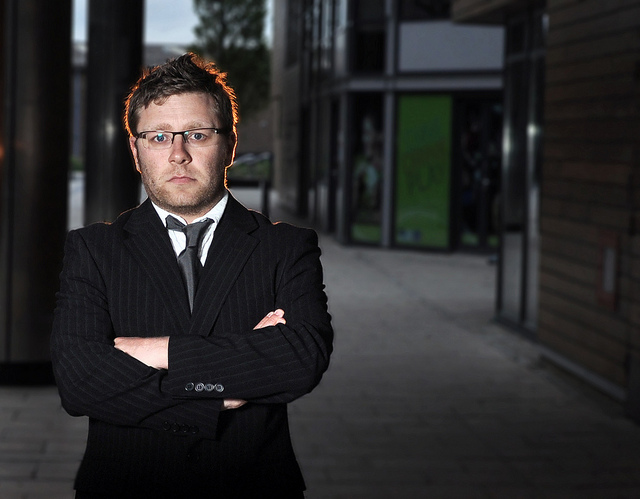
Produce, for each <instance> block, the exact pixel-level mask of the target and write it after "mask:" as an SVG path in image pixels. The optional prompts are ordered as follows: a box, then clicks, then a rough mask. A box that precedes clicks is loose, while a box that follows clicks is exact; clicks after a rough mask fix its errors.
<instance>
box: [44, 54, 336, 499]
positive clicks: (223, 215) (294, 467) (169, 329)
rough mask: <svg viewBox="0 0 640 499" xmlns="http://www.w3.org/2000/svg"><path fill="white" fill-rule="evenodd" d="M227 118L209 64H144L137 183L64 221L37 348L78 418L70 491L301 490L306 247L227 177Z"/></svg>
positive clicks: (314, 287) (242, 494) (251, 493)
mask: <svg viewBox="0 0 640 499" xmlns="http://www.w3.org/2000/svg"><path fill="white" fill-rule="evenodd" d="M236 124H237V105H236V101H235V96H234V93H233V90H231V89H230V88H229V87H228V86H227V85H226V83H225V80H224V74H220V73H219V72H218V71H217V70H216V68H215V67H214V66H213V65H212V64H205V63H204V61H202V60H200V59H199V58H197V57H196V56H194V55H193V54H185V55H184V56H182V57H179V58H177V59H175V60H173V61H169V62H167V63H166V64H163V65H161V66H158V67H156V68H153V69H151V70H149V71H146V72H145V73H144V74H143V75H142V76H141V78H140V79H139V80H138V82H137V83H136V85H135V86H134V87H133V90H132V92H131V94H130V95H129V97H128V99H127V103H126V112H125V126H126V128H127V130H128V132H129V135H130V147H131V152H132V154H133V159H134V162H135V165H136V168H137V170H138V171H139V172H140V174H141V176H142V182H143V184H144V187H145V189H146V192H147V194H148V197H149V199H147V200H146V201H145V202H144V203H142V204H141V205H140V206H139V207H137V208H135V209H132V210H130V211H127V212H125V213H123V214H122V215H120V216H119V217H118V218H117V219H116V220H115V222H113V223H112V224H93V225H90V226H87V227H85V228H82V229H79V230H75V231H71V232H70V233H69V235H68V238H67V243H66V247H65V258H64V264H63V270H62V274H61V278H60V280H61V284H60V292H59V293H58V300H57V306H56V311H55V320H54V328H53V334H52V338H51V351H52V362H53V367H54V373H55V376H56V381H57V383H58V388H59V391H60V396H61V399H62V405H63V407H64V408H65V409H66V410H67V411H68V412H69V413H70V414H71V415H73V416H81V415H86V416H88V417H89V435H88V439H87V448H86V451H85V455H84V458H83V460H82V463H81V466H80V469H79V471H78V475H77V478H76V484H75V488H76V497H77V498H95V497H100V498H129V497H131V498H133V497H135V498H146V497H153V498H201V497H202V498H204V497H207V498H218V497H224V498H226V497H234V498H235V497H237V498H254V497H255V498H276V497H277V498H294V497H296V498H299V497H304V496H303V490H304V481H303V479H302V475H301V472H300V469H299V467H298V464H297V462H296V459H295V456H294V453H293V449H292V445H291V441H290V437H289V428H288V421H287V406H286V404H287V403H288V402H291V401H292V400H295V399H296V398H298V397H300V396H302V395H304V394H306V393H308V392H309V391H311V390H312V389H313V388H314V387H315V386H316V385H317V384H318V383H319V381H320V378H321V376H322V374H323V372H324V371H325V370H326V369H327V367H328V363H329V356H330V354H331V350H332V339H333V332H332V328H331V324H330V317H329V315H328V313H327V299H326V296H325V293H324V285H323V278H322V268H321V265H320V260H319V257H320V250H319V248H318V245H317V236H316V234H315V233H314V232H313V231H311V230H309V229H301V228H296V227H293V226H290V225H287V224H272V223H270V222H269V220H267V219H266V218H265V217H263V216H262V215H261V214H259V213H256V212H252V211H249V210H247V209H246V208H244V207H243V206H242V205H241V204H240V203H238V202H237V201H236V200H235V199H234V198H233V197H232V196H231V194H230V193H229V192H228V191H227V189H226V187H225V173H226V168H227V167H228V166H230V165H231V163H232V162H233V157H234V154H235V147H236ZM191 253H193V255H194V257H193V259H191V260H190V259H189V258H186V255H187V254H191ZM185 262H186V263H185Z"/></svg>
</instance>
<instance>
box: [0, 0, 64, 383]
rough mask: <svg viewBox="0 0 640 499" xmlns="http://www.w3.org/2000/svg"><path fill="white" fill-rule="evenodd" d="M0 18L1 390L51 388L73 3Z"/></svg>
mask: <svg viewBox="0 0 640 499" xmlns="http://www.w3.org/2000/svg"><path fill="white" fill-rule="evenodd" d="M0 9H1V11H2V13H1V14H0V32H1V33H2V35H1V37H2V42H1V48H2V52H1V55H0V57H1V64H0V68H1V69H0V73H1V76H2V84H0V90H1V92H2V98H3V100H2V108H1V109H2V126H1V128H0V187H1V191H0V231H1V241H2V244H1V245H0V382H3V383H6V382H29V381H44V379H43V378H45V377H46V378H47V379H46V380H47V381H48V380H49V379H51V372H50V364H49V341H48V340H49V334H50V332H51V322H52V317H53V308H54V303H55V292H56V290H57V288H58V274H59V272H60V265H61V260H62V249H63V243H64V235H65V231H66V223H67V216H66V212H67V189H68V187H67V186H68V180H67V177H68V173H67V172H68V165H69V125H68V124H69V102H70V101H69V97H70V95H69V94H70V72H71V0H59V1H57V2H41V1H39V0H2V1H0ZM44 48H46V49H44Z"/></svg>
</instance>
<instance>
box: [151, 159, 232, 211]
mask: <svg viewBox="0 0 640 499" xmlns="http://www.w3.org/2000/svg"><path fill="white" fill-rule="evenodd" d="M141 179H142V185H143V186H144V188H145V191H146V192H147V196H149V199H151V201H153V202H154V203H155V204H156V205H157V206H159V207H160V208H162V209H164V210H166V211H168V212H169V213H174V214H176V215H181V216H187V217H196V216H201V215H204V214H205V213H206V212H208V211H209V210H210V209H211V208H213V207H214V206H215V205H216V204H217V203H218V201H220V200H221V199H222V197H223V195H224V191H225V175H224V173H223V174H222V175H212V176H211V177H210V178H209V181H208V182H207V183H206V184H204V185H202V184H199V185H198V186H197V189H195V190H191V189H185V190H181V189H180V188H173V189H172V188H171V187H168V186H162V185H158V184H157V183H156V182H155V181H154V180H153V179H151V178H150V177H149V176H148V175H147V174H146V173H145V170H144V169H142V172H141Z"/></svg>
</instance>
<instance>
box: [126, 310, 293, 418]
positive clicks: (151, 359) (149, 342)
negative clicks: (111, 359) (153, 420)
mask: <svg viewBox="0 0 640 499" xmlns="http://www.w3.org/2000/svg"><path fill="white" fill-rule="evenodd" d="M286 323H287V321H286V320H285V319H284V310H282V309H280V308H279V309H277V310H274V311H273V312H269V313H268V314H267V315H265V316H264V317H263V318H262V320H261V321H260V322H259V323H258V324H257V325H256V326H255V327H254V328H253V329H254V330H256V329H262V328H264V327H268V326H275V325H277V324H286ZM114 346H115V348H117V349H118V350H120V351H122V352H124V353H126V354H128V355H130V356H131V357H133V358H134V359H137V360H139V361H140V362H142V363H143V364H146V365H148V366H149V367H153V368H154V369H169V336H162V337H159V338H158V337H156V338H138V337H129V336H119V337H117V338H116V339H115V340H114ZM246 403H247V401H246V400H242V399H224V401H223V410H224V409H237V408H239V407H242V406H243V405H244V404H246Z"/></svg>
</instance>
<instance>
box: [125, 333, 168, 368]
mask: <svg viewBox="0 0 640 499" xmlns="http://www.w3.org/2000/svg"><path fill="white" fill-rule="evenodd" d="M113 346H115V347H116V348H117V349H118V350H121V351H123V352H124V353H126V354H129V355H131V357H133V358H135V359H138V360H139V361H140V362H142V363H143V364H146V365H148V366H150V367H153V368H155V369H169V337H168V336H161V337H158V338H129V337H125V336H121V337H118V338H116V339H115V340H114V345H113Z"/></svg>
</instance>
